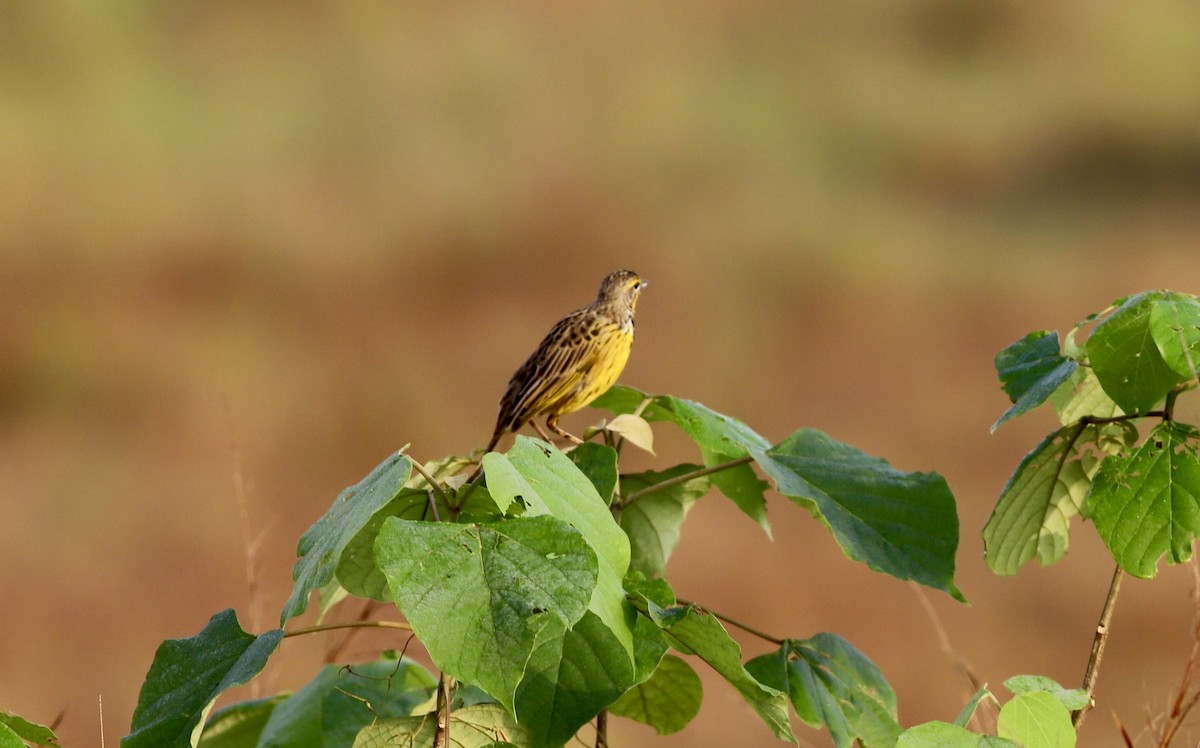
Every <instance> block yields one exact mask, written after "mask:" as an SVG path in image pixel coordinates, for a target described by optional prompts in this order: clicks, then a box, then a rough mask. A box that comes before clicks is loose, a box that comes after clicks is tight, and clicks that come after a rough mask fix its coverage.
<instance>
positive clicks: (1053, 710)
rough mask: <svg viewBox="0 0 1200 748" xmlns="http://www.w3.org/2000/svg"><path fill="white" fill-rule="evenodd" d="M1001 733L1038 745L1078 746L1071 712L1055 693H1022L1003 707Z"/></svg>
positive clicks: (1055, 747) (1041, 747)
mask: <svg viewBox="0 0 1200 748" xmlns="http://www.w3.org/2000/svg"><path fill="white" fill-rule="evenodd" d="M996 728H997V730H996V731H997V733H999V735H1000V737H1002V738H1007V739H1009V740H1013V741H1016V742H1017V743H1020V744H1021V745H1026V746H1038V748H1074V746H1075V728H1074V727H1072V726H1071V713H1070V712H1069V711H1067V708H1066V707H1065V706H1063V705H1062V702H1060V701H1059V700H1058V699H1056V698H1055V697H1054V696H1053V695H1052V694H1049V693H1046V692H1045V691H1034V692H1030V693H1022V694H1018V695H1017V696H1016V697H1015V698H1013V699H1012V701H1009V702H1008V703H1007V704H1005V705H1004V706H1003V707H1001V708H1000V718H999V719H998V720H997V722H996Z"/></svg>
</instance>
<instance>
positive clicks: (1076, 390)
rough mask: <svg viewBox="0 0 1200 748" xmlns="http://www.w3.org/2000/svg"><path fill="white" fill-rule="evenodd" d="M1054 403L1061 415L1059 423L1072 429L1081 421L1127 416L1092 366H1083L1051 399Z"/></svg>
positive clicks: (1051, 402)
mask: <svg viewBox="0 0 1200 748" xmlns="http://www.w3.org/2000/svg"><path fill="white" fill-rule="evenodd" d="M1050 404H1051V405H1053V406H1054V410H1055V412H1056V413H1058V420H1059V422H1061V423H1062V424H1063V425H1064V426H1070V425H1073V424H1074V423H1076V422H1077V421H1079V419H1081V418H1086V417H1092V418H1111V417H1113V416H1119V415H1124V412H1125V411H1123V410H1121V409H1120V408H1118V407H1117V404H1116V403H1114V402H1113V400H1112V398H1111V397H1109V396H1108V393H1106V392H1105V391H1104V388H1103V387H1101V386H1100V380H1099V379H1096V374H1095V373H1094V372H1093V371H1092V369H1091V367H1090V366H1081V367H1079V368H1078V369H1076V370H1075V373H1074V374H1072V375H1071V377H1070V378H1069V379H1068V380H1067V381H1065V382H1063V383H1062V385H1060V386H1059V388H1058V389H1057V390H1055V391H1054V394H1052V395H1051V396H1050Z"/></svg>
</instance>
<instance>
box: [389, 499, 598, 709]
mask: <svg viewBox="0 0 1200 748" xmlns="http://www.w3.org/2000/svg"><path fill="white" fill-rule="evenodd" d="M375 555H376V558H378V560H379V568H380V570H381V571H382V572H383V574H384V576H386V577H387V579H388V584H389V587H390V589H391V592H392V597H393V599H394V600H395V601H396V605H397V606H398V607H399V608H400V611H401V612H402V613H404V616H405V618H407V619H408V621H409V623H411V624H412V627H413V632H414V633H416V635H417V638H418V639H420V640H421V643H422V644H424V645H425V648H426V649H427V650H428V651H429V654H430V656H431V657H432V658H433V660H434V662H436V663H437V664H438V667H440V668H441V669H442V670H444V671H446V672H448V673H450V674H451V675H453V676H455V677H456V678H458V679H459V680H462V681H466V682H468V683H474V684H476V685H478V686H479V687H480V688H482V689H483V690H485V691H487V692H488V693H489V694H491V695H492V696H493V697H494V698H495V699H496V700H497V701H499V702H500V703H501V704H504V705H505V706H506V707H508V708H509V709H511V708H512V704H513V692H514V691H515V690H516V688H517V684H518V683H520V681H521V676H522V674H523V673H524V671H525V663H526V661H527V660H528V659H529V656H530V653H531V652H532V651H533V646H534V641H535V639H536V636H537V633H538V631H539V630H540V629H541V628H542V626H544V625H546V621H545V618H546V617H547V616H557V617H558V618H559V619H561V620H562V621H563V622H564V623H566V624H567V625H571V624H574V623H575V622H576V621H578V620H579V619H580V618H581V617H583V613H584V611H585V610H587V606H588V601H589V600H590V599H591V597H592V590H593V589H595V587H596V572H597V566H596V554H595V553H594V552H593V551H592V548H591V547H590V546H589V545H588V544H587V542H586V541H585V540H584V539H583V536H582V535H580V534H579V532H578V531H577V530H575V529H574V528H572V527H571V526H569V525H567V524H566V523H565V522H563V521H561V520H558V519H555V518H554V517H549V516H543V517H520V518H516V519H509V520H504V521H502V522H495V523H491V524H487V525H450V524H445V523H429V522H411V521H408V520H402V519H397V518H395V517H392V518H389V519H388V520H387V521H386V522H384V524H383V527H382V528H381V529H380V531H379V537H378V539H377V540H376V544H375Z"/></svg>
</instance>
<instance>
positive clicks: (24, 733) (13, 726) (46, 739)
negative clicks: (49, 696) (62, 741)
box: [0, 709, 58, 748]
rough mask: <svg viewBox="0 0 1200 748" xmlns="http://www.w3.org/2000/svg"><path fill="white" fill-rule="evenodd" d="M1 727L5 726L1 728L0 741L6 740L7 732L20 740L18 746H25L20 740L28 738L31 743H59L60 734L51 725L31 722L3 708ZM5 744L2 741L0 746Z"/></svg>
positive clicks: (0, 720)
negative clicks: (56, 733) (55, 732)
mask: <svg viewBox="0 0 1200 748" xmlns="http://www.w3.org/2000/svg"><path fill="white" fill-rule="evenodd" d="M0 728H3V729H0V741H2V740H4V736H5V735H6V734H7V735H9V736H11V737H12V738H14V739H16V740H18V742H17V743H15V744H14V745H16V746H18V748H24V746H25V744H24V743H23V742H19V741H21V740H28V741H29V742H30V743H36V744H37V745H51V746H57V745H58V736H57V735H55V734H54V731H53V730H51V729H50V728H49V727H46V726H45V725H39V724H37V723H36V722H30V721H29V720H27V719H25V718H24V717H21V716H18V715H16V714H13V713H12V712H6V711H4V710H2V709H0ZM5 730H7V733H5ZM3 745H4V743H3V742H0V746H3Z"/></svg>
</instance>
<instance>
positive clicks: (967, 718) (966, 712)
mask: <svg viewBox="0 0 1200 748" xmlns="http://www.w3.org/2000/svg"><path fill="white" fill-rule="evenodd" d="M984 699H991V700H992V701H995V700H996V697H995V696H993V695H992V693H991V691H988V689H987V684H986V683H985V684H984V685H982V686H980V687H979V690H978V691H976V692H975V695H974V696H972V697H971V700H970V701H968V702H967V703H966V704H965V705H964V706H963V708H962V709H961V710H960V711H959V712H958V716H957V717H955V718H954V724H956V725H958V726H959V727H966V726H967V725H969V724H971V718H972V717H974V716H975V710H976V709H978V708H979V705H980V704H981V703H983V700H984Z"/></svg>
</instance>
